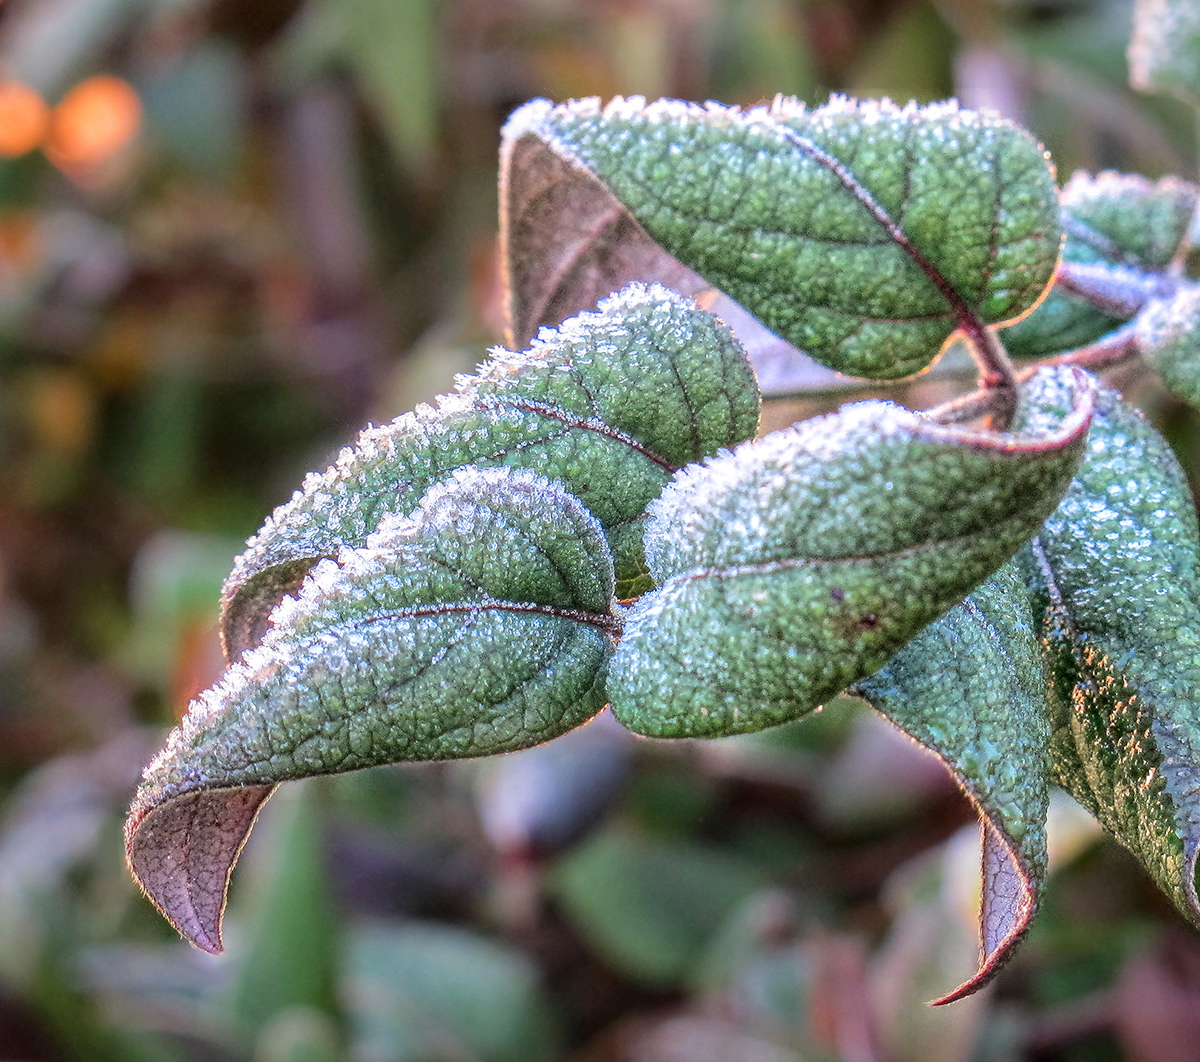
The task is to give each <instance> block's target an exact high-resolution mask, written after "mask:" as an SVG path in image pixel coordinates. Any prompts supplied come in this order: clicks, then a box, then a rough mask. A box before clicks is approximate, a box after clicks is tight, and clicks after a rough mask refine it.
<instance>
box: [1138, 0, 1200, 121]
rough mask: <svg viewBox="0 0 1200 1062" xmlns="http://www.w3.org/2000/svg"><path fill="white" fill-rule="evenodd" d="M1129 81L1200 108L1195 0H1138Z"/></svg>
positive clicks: (1199, 10) (1199, 25) (1199, 16)
mask: <svg viewBox="0 0 1200 1062" xmlns="http://www.w3.org/2000/svg"><path fill="white" fill-rule="evenodd" d="M1129 82H1130V84H1131V85H1133V87H1134V88H1135V89H1138V90H1139V91H1141V92H1169V93H1171V94H1172V95H1175V96H1178V97H1179V98H1180V99H1182V100H1185V101H1186V102H1188V103H1190V104H1191V105H1192V106H1193V107H1200V7H1197V6H1196V4H1195V3H1194V2H1193V0H1136V3H1135V4H1134V8H1133V36H1132V37H1131V38H1130V41H1129Z"/></svg>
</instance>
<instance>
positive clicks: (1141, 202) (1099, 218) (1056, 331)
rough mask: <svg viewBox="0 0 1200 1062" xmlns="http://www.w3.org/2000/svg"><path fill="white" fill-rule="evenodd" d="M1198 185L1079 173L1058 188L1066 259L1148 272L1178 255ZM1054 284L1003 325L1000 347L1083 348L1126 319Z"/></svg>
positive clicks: (1015, 350) (1034, 350)
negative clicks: (1039, 299) (1034, 304)
mask: <svg viewBox="0 0 1200 1062" xmlns="http://www.w3.org/2000/svg"><path fill="white" fill-rule="evenodd" d="M1198 199H1200V189H1198V188H1197V187H1196V185H1194V184H1192V183H1191V182H1189V181H1184V180H1180V179H1179V178H1178V177H1164V178H1163V179H1162V180H1159V181H1148V180H1146V178H1145V177H1142V176H1140V175H1138V174H1129V173H1113V172H1111V171H1110V172H1105V173H1100V174H1096V175H1094V176H1093V175H1092V174H1090V173H1084V172H1079V173H1076V174H1075V175H1074V176H1072V177H1071V179H1070V180H1069V181H1068V182H1067V183H1066V185H1064V187H1063V190H1062V212H1063V227H1064V229H1065V230H1066V234H1067V239H1066V243H1065V244H1064V245H1063V261H1064V262H1065V263H1068V264H1070V265H1078V266H1083V267H1086V268H1089V269H1094V270H1108V271H1123V272H1117V274H1116V276H1115V277H1114V280H1115V281H1117V282H1127V281H1128V280H1129V279H1130V278H1131V277H1133V278H1136V277H1138V276H1143V277H1146V278H1153V277H1156V276H1160V275H1161V274H1163V273H1164V272H1165V271H1166V270H1167V269H1168V268H1169V267H1170V265H1171V264H1172V262H1174V261H1175V260H1176V258H1177V257H1178V256H1179V254H1180V253H1181V249H1182V248H1183V247H1184V246H1185V241H1187V239H1188V228H1189V225H1190V223H1191V219H1192V214H1193V213H1194V211H1195V209H1196V205H1197V201H1198ZM1113 310H1114V312H1111V313H1110V312H1106V311H1105V310H1102V309H1100V308H1099V307H1097V306H1096V305H1095V304H1093V303H1092V302H1090V301H1088V300H1087V299H1085V298H1083V297H1082V296H1080V295H1076V294H1073V293H1071V292H1068V291H1064V290H1063V289H1062V288H1061V287H1060V286H1058V285H1055V286H1054V287H1052V288H1051V289H1050V293H1049V294H1048V295H1047V296H1046V298H1045V299H1043V300H1042V302H1041V303H1040V304H1039V305H1038V307H1037V308H1036V309H1035V310H1034V311H1033V312H1032V313H1031V314H1029V316H1028V317H1025V318H1023V319H1022V320H1020V321H1018V322H1017V323H1015V324H1014V325H1012V326H1010V327H1008V328H1006V329H1005V330H1004V334H1003V339H1004V346H1005V348H1006V349H1007V350H1008V351H1009V352H1010V353H1011V354H1015V355H1020V356H1030V357H1032V356H1040V355H1046V354H1053V353H1058V352H1059V351H1062V350H1068V349H1070V348H1072V347H1081V346H1084V345H1086V344H1088V343H1092V342H1094V341H1095V340H1097V339H1099V338H1100V337H1101V336H1102V335H1104V334H1105V333H1106V332H1110V331H1111V330H1112V329H1114V328H1115V327H1117V325H1119V324H1121V322H1123V321H1126V320H1128V319H1129V318H1130V317H1131V316H1132V309H1130V310H1129V311H1127V312H1121V313H1118V312H1115V311H1116V307H1113Z"/></svg>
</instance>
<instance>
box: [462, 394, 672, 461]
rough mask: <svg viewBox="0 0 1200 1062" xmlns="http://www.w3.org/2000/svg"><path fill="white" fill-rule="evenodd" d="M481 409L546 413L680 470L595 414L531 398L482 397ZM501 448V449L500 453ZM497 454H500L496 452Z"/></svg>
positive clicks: (570, 425)
mask: <svg viewBox="0 0 1200 1062" xmlns="http://www.w3.org/2000/svg"><path fill="white" fill-rule="evenodd" d="M478 408H480V409H483V410H487V411H488V412H500V411H502V410H506V409H515V410H516V411H517V412H518V413H537V414H539V415H540V416H543V417H548V418H549V419H550V420H560V421H562V423H563V425H564V427H567V428H579V429H580V430H582V431H590V432H595V433H596V434H597V435H602V436H604V437H605V438H606V439H612V440H613V441H614V442H619V443H623V444H624V445H625V446H628V447H629V448H630V449H631V450H633V451H635V452H636V453H639V454H641V455H642V456H643V457H645V458H646V459H647V460H649V461H653V462H654V463H655V464H656V465H658V466H659V467H660V468H662V469H664V470H665V471H667V472H670V473H672V474H674V473H675V472H678V471H679V468H678V466H676V465H673V464H671V462H670V461H668V460H666V458H664V457H661V456H659V455H658V454H656V453H655V452H654V451H653V450H651V449H650V448H649V447H647V446H644V445H643V444H642V443H640V442H638V441H637V439H635V438H633V436H631V435H626V434H625V433H624V432H623V431H618V430H617V429H616V428H614V427H612V425H610V424H605V423H604V421H602V420H600V419H599V418H597V417H581V416H580V415H579V414H578V413H569V412H567V410H565V409H563V408H562V407H561V406H554V405H550V404H549V403H547V402H534V401H532V400H528V399H507V400H504V401H500V402H492V401H489V400H488V399H482V400H481V401H480V402H479V407H478ZM503 452H504V451H501V453H503ZM496 456H497V457H498V456H500V454H497V455H496Z"/></svg>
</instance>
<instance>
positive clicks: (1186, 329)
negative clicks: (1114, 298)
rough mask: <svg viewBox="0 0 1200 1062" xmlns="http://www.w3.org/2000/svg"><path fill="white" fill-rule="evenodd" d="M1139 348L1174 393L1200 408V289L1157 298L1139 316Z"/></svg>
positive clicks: (1187, 288) (1185, 289)
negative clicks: (1165, 297)
mask: <svg viewBox="0 0 1200 1062" xmlns="http://www.w3.org/2000/svg"><path fill="white" fill-rule="evenodd" d="M1134 327H1135V328H1136V330H1137V339H1138V349H1139V351H1140V352H1141V355H1142V357H1144V358H1145V359H1146V361H1147V362H1149V363H1150V365H1152V366H1153V367H1154V370H1155V371H1156V372H1157V373H1158V375H1159V376H1160V377H1161V378H1162V382H1163V383H1164V384H1166V385H1167V387H1168V388H1169V389H1170V390H1171V392H1172V393H1173V394H1176V395H1178V396H1179V397H1180V398H1182V399H1183V400H1184V401H1185V402H1190V403H1191V404H1192V405H1194V406H1200V286H1197V285H1194V284H1187V285H1184V286H1182V287H1180V289H1179V290H1178V291H1177V292H1176V293H1175V294H1174V295H1173V296H1171V297H1170V298H1167V299H1153V300H1151V302H1150V303H1149V304H1148V305H1147V306H1146V308H1145V309H1144V310H1142V312H1141V313H1139V314H1138V316H1137V322H1136V325H1135V326H1134Z"/></svg>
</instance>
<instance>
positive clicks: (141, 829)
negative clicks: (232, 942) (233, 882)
mask: <svg viewBox="0 0 1200 1062" xmlns="http://www.w3.org/2000/svg"><path fill="white" fill-rule="evenodd" d="M274 791H275V787H274V786H273V785H252V786H239V787H235V788H225V789H215V790H209V791H193V792H190V793H184V794H183V795H182V796H176V797H173V798H170V799H168V800H166V801H163V802H161V803H155V802H154V801H155V798H154V796H153V795H152V794H147V795H144V796H143V795H139V796H138V797H137V799H135V801H134V804H133V808H132V809H131V810H130V813H129V818H128V820H127V821H126V823H125V858H126V860H127V861H128V863H129V869H130V871H131V873H132V874H133V876H134V879H135V880H136V881H137V883H138V884H139V885H140V886H141V888H142V891H143V892H145V894H146V896H147V897H148V898H149V899H150V902H151V903H153V904H154V906H155V907H157V908H158V909H159V911H161V912H162V914H163V916H164V917H165V918H166V920H167V921H168V922H170V923H171V925H172V926H174V927H175V929H176V930H178V932H179V933H180V935H181V936H183V937H184V939H185V940H187V941H188V942H189V943H190V944H193V945H195V946H196V947H197V948H200V949H201V950H203V951H207V952H210V953H211V954H214V955H216V954H219V953H220V952H221V951H223V950H224V945H223V944H222V942H221V920H222V916H223V915H224V914H225V896H226V892H227V890H228V886H229V876H230V874H232V873H233V867H234V864H235V863H236V862H237V859H238V856H239V855H240V854H241V851H242V846H243V845H244V844H245V843H246V838H247V837H248V836H249V835H250V829H251V827H252V826H253V825H254V820H255V819H256V818H257V817H258V813H259V811H260V810H261V808H262V806H263V804H265V803H266V801H267V798H268V797H269V796H270V795H271V794H272V793H273V792H274Z"/></svg>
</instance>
